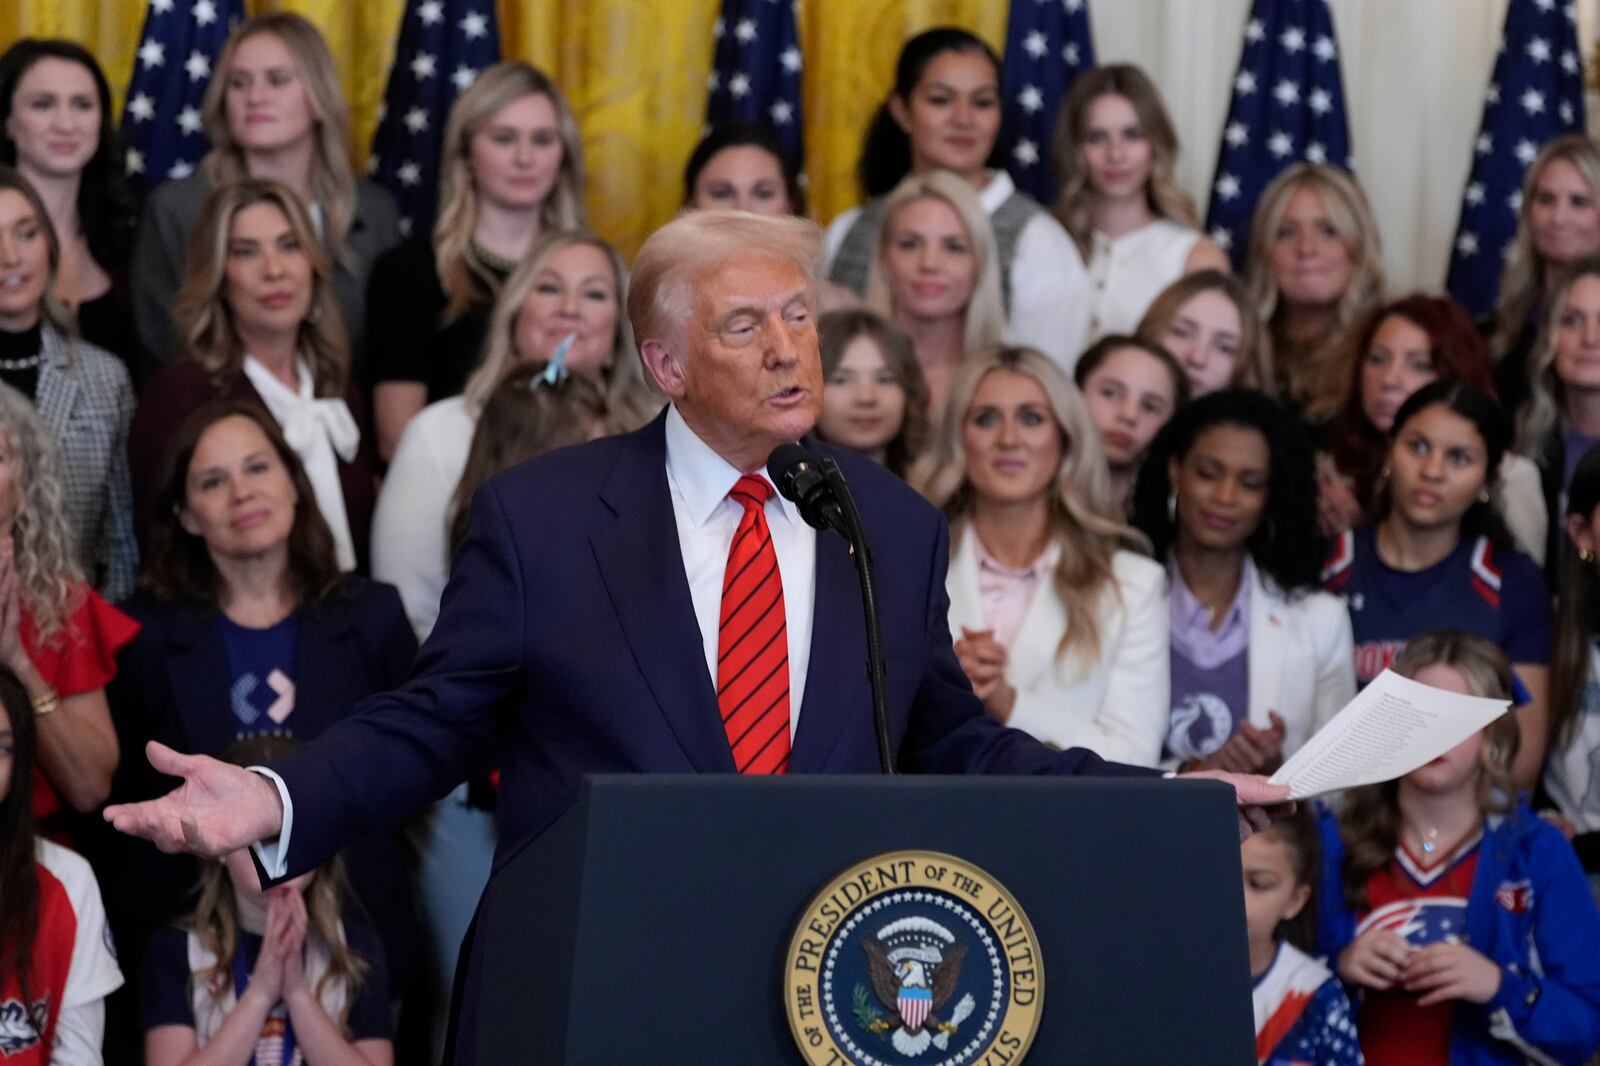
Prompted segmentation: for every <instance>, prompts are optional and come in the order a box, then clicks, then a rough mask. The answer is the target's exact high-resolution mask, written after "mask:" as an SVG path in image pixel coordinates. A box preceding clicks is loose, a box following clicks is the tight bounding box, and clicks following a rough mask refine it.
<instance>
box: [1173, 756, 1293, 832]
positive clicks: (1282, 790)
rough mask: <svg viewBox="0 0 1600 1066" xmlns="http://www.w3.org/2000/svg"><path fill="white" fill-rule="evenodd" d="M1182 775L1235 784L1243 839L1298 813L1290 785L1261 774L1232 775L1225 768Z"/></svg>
mask: <svg viewBox="0 0 1600 1066" xmlns="http://www.w3.org/2000/svg"><path fill="white" fill-rule="evenodd" d="M1178 776H1179V777H1180V778H1186V779H1187V778H1200V779H1203V780H1207V781H1222V782H1225V783H1227V784H1229V785H1232V786H1233V792H1234V795H1235V796H1236V797H1237V799H1238V803H1239V842H1240V843H1243V842H1244V841H1246V840H1248V839H1250V834H1252V833H1258V832H1260V831H1261V830H1263V829H1265V828H1266V827H1267V826H1269V825H1271V824H1272V823H1273V822H1275V821H1277V820H1278V819H1280V818H1287V817H1289V815H1291V814H1293V813H1294V800H1292V799H1290V798H1289V786H1288V785H1274V784H1272V783H1271V782H1270V781H1268V780H1267V779H1266V778H1264V777H1262V776H1260V775H1259V774H1230V773H1225V772H1224V771H1221V770H1197V771H1195V772H1194V773H1190V774H1179V775H1178Z"/></svg>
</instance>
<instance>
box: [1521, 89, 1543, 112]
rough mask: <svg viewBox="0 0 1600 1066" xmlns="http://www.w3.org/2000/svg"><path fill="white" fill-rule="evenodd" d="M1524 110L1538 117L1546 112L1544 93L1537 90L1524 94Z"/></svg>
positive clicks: (1522, 101) (1530, 90) (1522, 102)
mask: <svg viewBox="0 0 1600 1066" xmlns="http://www.w3.org/2000/svg"><path fill="white" fill-rule="evenodd" d="M1521 104H1522V110H1524V111H1526V112H1527V113H1528V114H1530V115H1537V114H1539V113H1540V112H1541V111H1543V110H1544V93H1542V92H1540V91H1538V90H1537V89H1529V90H1528V91H1527V92H1525V93H1523V94H1522V99H1521Z"/></svg>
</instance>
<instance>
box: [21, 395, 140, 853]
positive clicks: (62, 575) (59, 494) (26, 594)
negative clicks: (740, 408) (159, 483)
mask: <svg viewBox="0 0 1600 1066" xmlns="http://www.w3.org/2000/svg"><path fill="white" fill-rule="evenodd" d="M63 478H64V472H63V470H62V468H61V451H60V448H59V447H58V445H57V444H56V441H55V438H54V436H53V435H52V434H51V433H50V432H49V431H48V430H47V429H46V428H45V426H44V424H43V422H42V421H41V420H40V418H39V415H38V413H37V412H36V411H35V410H34V408H33V405H32V404H31V403H29V402H28V399H27V397H25V396H23V395H22V394H21V393H19V392H17V391H16V390H15V389H13V388H10V387H9V386H6V385H0V669H4V670H5V671H9V672H10V673H11V674H12V675H14V676H15V677H16V679H17V680H18V681H19V682H20V683H21V685H22V688H23V689H24V690H25V691H26V693H27V696H28V699H29V700H30V701H31V702H32V704H33V713H34V717H35V718H36V719H37V720H38V734H39V777H38V779H37V781H29V782H25V783H24V787H27V788H29V789H31V790H32V792H33V810H34V815H35V816H36V817H37V818H38V819H39V820H40V822H41V823H42V824H43V825H44V827H45V829H46V830H47V831H48V832H50V833H52V834H57V835H59V834H60V832H61V831H62V829H63V828H64V827H63V825H62V824H61V821H60V819H59V818H58V817H57V816H58V815H59V814H61V813H62V812H63V811H65V810H72V811H78V812H80V813H82V812H88V811H92V810H94V809H95V808H97V807H98V806H100V804H102V803H104V802H105V800H106V797H107V796H108V795H109V794H110V792H111V783H112V775H113V774H114V773H115V772H116V768H117V754H118V753H117V736H116V731H115V729H114V728H113V727H112V723H111V712H110V710H109V708H108V706H107V703H106V693H105V686H106V684H107V682H109V681H110V680H111V679H112V677H113V676H115V674H116V672H117V668H116V660H115V656H116V654H117V651H118V650H119V649H120V648H121V647H122V646H123V645H124V644H126V643H127V642H128V641H129V640H131V639H133V637H134V635H135V634H136V633H138V631H139V626H138V624H137V623H135V622H134V621H133V620H132V619H130V618H128V616H127V615H125V614H123V613H122V612H121V611H119V610H117V609H116V608H115V607H113V606H111V605H110V604H108V603H107V602H106V601H105V600H103V599H101V598H100V595H99V594H98V593H97V592H95V591H94V589H92V588H91V587H89V585H88V584H87V583H86V582H85V581H84V576H83V570H82V569H81V568H80V567H79V565H78V562H77V560H76V559H75V558H74V554H73V548H72V533H71V530H70V527H69V526H68V523H67V517H66V512H65V507H64V498H65V494H66V490H65V486H64V483H63Z"/></svg>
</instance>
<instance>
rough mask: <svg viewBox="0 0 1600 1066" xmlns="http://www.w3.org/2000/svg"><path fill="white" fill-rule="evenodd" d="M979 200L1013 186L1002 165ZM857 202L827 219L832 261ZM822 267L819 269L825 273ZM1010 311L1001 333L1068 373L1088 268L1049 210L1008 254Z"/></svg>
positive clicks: (1083, 340)
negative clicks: (831, 218) (1054, 362)
mask: <svg viewBox="0 0 1600 1066" xmlns="http://www.w3.org/2000/svg"><path fill="white" fill-rule="evenodd" d="M989 173H990V178H989V184H988V185H986V186H984V188H983V191H982V192H980V193H978V201H979V202H980V203H981V204H983V209H984V210H985V211H987V212H988V213H989V214H991V215H992V214H994V213H995V212H996V211H998V210H999V209H1000V205H1001V204H1003V203H1005V202H1006V201H1007V200H1009V199H1010V198H1011V194H1012V193H1014V192H1016V191H1017V186H1016V183H1014V182H1013V181H1012V180H1011V175H1010V174H1007V173H1006V172H1005V171H1004V170H993V171H990V172H989ZM860 213H861V208H859V207H852V208H851V209H850V210H848V211H846V212H845V213H844V214H842V215H840V216H839V217H838V218H836V219H834V220H833V221H832V222H831V223H829V225H828V232H827V238H826V242H825V245H824V248H825V255H826V258H827V262H828V263H829V264H830V265H831V264H832V263H833V257H834V256H835V255H836V254H837V253H838V251H839V246H840V245H841V244H843V243H844V238H845V234H847V233H849V232H850V227H851V226H852V225H854V224H855V220H856V216H857V215H859V214H860ZM827 274H828V272H827V270H826V268H825V269H824V270H823V272H822V276H823V277H827ZM1010 281H1011V314H1010V318H1009V325H1008V328H1007V330H1006V339H1007V340H1008V341H1010V342H1011V343H1013V344H1025V345H1027V346H1028V347H1030V348H1037V349H1039V351H1041V352H1043V353H1044V354H1046V355H1048V356H1049V357H1050V358H1051V359H1053V360H1055V361H1056V362H1057V363H1059V364H1060V365H1061V367H1062V369H1064V370H1066V372H1067V373H1068V374H1070V373H1072V368H1073V367H1074V366H1076V365H1077V362H1078V356H1080V355H1082V354H1083V349H1084V348H1085V347H1086V346H1087V345H1088V338H1089V292H1090V290H1089V272H1088V271H1087V270H1086V269H1085V268H1084V265H1083V257H1082V256H1081V255H1079V254H1078V246H1077V245H1076V244H1074V243H1072V238H1071V237H1070V236H1068V235H1067V231H1066V230H1065V229H1063V228H1062V226H1061V223H1059V222H1057V221H1056V219H1055V217H1054V216H1053V215H1051V214H1050V212H1049V211H1048V210H1043V211H1040V212H1039V213H1038V214H1036V215H1034V216H1033V217H1032V218H1031V219H1029V220H1028V223H1027V225H1025V226H1023V227H1022V232H1021V233H1020V234H1019V235H1018V236H1017V246H1016V251H1015V253H1014V255H1013V258H1012V260H1011V273H1010Z"/></svg>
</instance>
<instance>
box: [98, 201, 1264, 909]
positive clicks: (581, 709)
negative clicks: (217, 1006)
mask: <svg viewBox="0 0 1600 1066" xmlns="http://www.w3.org/2000/svg"><path fill="white" fill-rule="evenodd" d="M819 252H820V234H819V232H818V231H817V229H816V227H815V226H813V225H812V224H810V223H807V222H804V221H801V220H798V219H793V218H781V219H774V218H762V217H759V216H755V215H748V214H742V213H738V212H722V211H706V212H698V213H694V214H688V215H685V216H683V217H680V218H678V219H677V220H675V221H673V222H671V223H669V224H668V225H666V226H664V227H663V228H662V229H661V230H659V231H657V232H656V233H655V234H654V235H653V236H652V237H651V238H650V239H649V240H648V241H647V242H646V243H645V246H644V247H643V248H642V249H641V250H640V252H639V256H638V259H637V261H636V263H635V270H634V278H633V286H632V291H631V292H630V293H629V296H628V314H629V318H630V319H631V321H632V323H633V328H634V332H635V335H636V337H637V338H638V341H639V348H640V356H641V358H642V359H643V360H644V363H645V365H646V367H647V369H648V371H649V373H650V375H651V377H652V378H653V380H654V381H655V383H656V385H657V387H658V388H660V390H661V391H662V392H663V393H665V394H666V396H667V397H668V398H669V399H670V401H671V403H670V405H669V406H668V408H667V410H666V411H665V412H664V413H663V414H662V415H661V417H659V418H657V419H656V420H655V421H654V422H652V423H651V424H650V425H648V426H646V427H645V428H644V429H641V430H639V431H638V432H636V433H631V434H628V435H626V436H621V437H614V438H609V439H605V440H600V441H596V442H593V443H591V444H587V445H583V446H581V447H578V448H574V449H568V450H565V451H561V452H557V453H555V454H552V455H549V456H546V457H544V458H542V459H539V460H536V461H534V462H531V463H528V464H525V465H523V466H521V467H518V468H516V469H514V470H512V471H509V472H508V473H506V474H504V475H502V476H500V477H498V478H496V479H494V480H492V481H491V482H490V483H489V484H487V485H486V486H485V487H484V488H483V489H482V490H481V491H480V492H479V493H478V494H477V497H476V499H475V500H474V501H473V505H472V512H471V528H470V533H469V536H468V538H467V541H466V543H465V544H464V545H463V547H462V549H461V551H460V553H459V555H458V556H457V558H456V559H455V562H454V565H453V567H452V569H451V577H450V583H449V586H448V587H447V589H446V590H445V593H444V598H443V602H442V607H441V611H440V615H439V622H438V625H437V626H436V628H435V629H434V631H433V635H432V636H431V638H430V639H429V640H428V642H427V643H426V644H425V645H424V646H423V648H422V650H421V652H420V653H419V655H418V658H417V662H416V665H415V667H414V669H413V672H412V675H411V678H410V680H409V681H408V682H407V683H406V684H405V685H404V686H403V687H402V688H400V689H398V690H396V691H394V692H391V693H387V694H384V695H380V696H376V697H373V698H372V699H370V700H368V701H367V702H366V703H365V704H364V705H363V707H362V713H360V714H358V715H357V716H355V717H354V718H352V719H350V720H348V721H346V722H344V723H342V724H340V725H339V726H336V727H335V728H333V729H330V730H329V731H328V732H327V733H325V734H324V735H323V736H322V737H320V738H318V740H317V741H316V742H315V743H313V744H310V745H308V746H307V747H306V748H305V749H303V750H302V751H300V752H299V753H297V754H295V755H294V756H291V757H290V758H288V759H285V760H282V761H280V762H277V763H274V764H273V765H272V766H271V767H269V768H265V769H264V770H262V771H261V772H255V773H252V772H248V771H245V770H241V769H238V768H234V767H228V766H225V765H223V764H220V763H217V762H216V761H214V760H211V759H207V758H204V757H198V756H185V755H180V754H178V753H176V752H173V751H171V750H170V749H166V748H162V747H160V746H159V745H152V747H151V750H150V753H149V754H150V758H151V760H152V762H153V763H154V764H155V765H156V767H157V768H158V769H161V770H163V771H164V772H167V773H171V774H173V775H175V776H180V777H183V778H184V779H185V781H184V784H183V785H182V786H181V787H180V788H178V789H177V790H175V791H174V792H172V793H170V794H169V795H168V796H166V797H164V798H162V799H158V800H153V801H150V802H148V803H141V804H134V805H130V806H123V807H113V808H110V809H108V810H107V812H106V816H107V818H108V819H110V820H111V821H112V822H113V823H114V824H115V825H116V826H117V828H118V829H121V830H123V831H124V832H130V833H136V834H138V835H140V836H145V837H148V838H150V839H152V840H154V841H155V842H156V843H157V844H158V845H160V846H161V847H163V848H166V849H168V850H177V849H183V850H191V851H195V852H198V853H201V854H212V855H215V854H220V853H223V852H227V851H229V850H233V849H236V848H238V847H242V846H244V845H247V844H252V843H255V842H258V841H265V842H266V843H265V844H261V845H259V846H258V847H257V850H256V854H257V856H258V858H259V859H260V860H261V863H262V867H263V869H264V870H266V872H267V873H268V874H269V876H270V877H272V878H273V879H278V878H283V877H287V876H293V875H294V874H297V873H299V872H302V871H305V870H308V869H311V868H313V867H315V866H317V865H318V864H320V863H321V862H323V861H324V860H325V859H326V858H327V857H329V856H330V855H332V854H333V853H334V852H335V851H336V850H337V849H338V848H339V847H340V845H342V844H343V843H345V842H346V841H348V840H350V839H352V838H354V837H356V836H358V835H360V834H362V833H366V832H370V831H372V830H373V829H374V828H376V827H377V826H380V825H384V824H392V823H395V822H398V821H400V820H401V819H403V818H405V817H406V816H407V815H409V814H410V813H411V812H412V811H413V810H415V809H417V808H418V807H420V806H422V805H423V804H425V803H427V802H429V801H431V800H434V799H436V798H438V797H439V796H442V795H444V794H445V793H446V792H448V791H449V790H450V789H451V788H452V787H453V786H454V785H456V784H457V783H458V782H460V781H462V780H464V779H466V778H467V777H469V776H470V775H471V774H473V773H474V772H475V771H477V770H478V769H479V768H480V767H482V766H483V765H484V764H485V763H486V762H487V761H488V759H489V756H490V754H491V752H493V753H494V754H497V755H498V756H499V758H500V762H501V766H502V777H501V781H502V792H501V796H500V808H499V809H500V817H501V849H502V851H501V853H502V854H506V853H508V852H509V851H510V850H514V849H515V848H516V847H518V846H519V845H520V844H522V843H523V842H525V841H526V840H528V839H529V838H531V837H533V836H535V835H537V834H538V833H539V832H541V831H542V830H544V829H545V828H546V827H547V826H549V824H550V823H551V822H552V821H554V820H555V819H556V818H557V817H558V816H559V815H561V814H562V813H563V812H564V811H565V810H567V809H568V808H569V807H571V806H572V805H573V804H574V803H575V802H576V799H577V794H578V787H579V784H580V782H581V780H582V778H583V776H584V775H585V774H589V773H616V772H639V773H719V772H723V773H732V772H742V773H772V772H779V773H781V772H792V773H819V772H828V773H875V772H877V770H878V761H877V755H876V747H875V743H874V739H873V735H874V734H873V727H872V718H871V713H870V707H871V702H870V695H869V690H868V686H867V681H866V677H865V672H864V671H863V670H862V669H861V668H860V662H861V656H862V649H863V648H864V640H865V636H864V633H865V630H864V624H863V621H862V612H861V604H860V598H859V594H858V591H857V588H856V584H855V577H854V575H853V573H852V570H851V563H850V560H849V557H848V554H847V552H846V549H845V545H844V542H843V540H842V539H840V538H837V537H833V536H819V535H818V534H817V532H816V531H815V530H813V529H812V528H810V527H809V526H807V525H806V524H805V523H804V522H803V521H802V520H801V518H800V515H799V513H798V512H797V510H796V509H795V507H794V505H793V504H791V503H790V502H788V501H786V500H783V499H781V498H778V497H777V496H775V495H774V493H773V489H772V486H771V484H770V482H768V481H767V479H766V476H765V474H764V473H763V468H764V465H765V462H766V459H767V457H768V455H769V453H770V452H771V451H772V449H773V448H774V447H776V446H777V445H779V444H783V443H786V442H791V441H794V440H797V439H799V438H801V437H803V436H804V435H805V434H807V433H808V432H809V431H810V430H811V427H812V425H813V423H814V422H815V421H816V418H817V414H818V410H819V405H820V396H821V391H822V372H821V361H820V358H819V354H818V348H817V333H816V328H815V325H814V322H813V315H814V310H815V282H814V280H813V273H814V270H815V267H816V265H817V262H818V258H819ZM838 460H839V462H840V464H841V466H842V468H843V469H844V471H845V473H846V475H847V477H848V479H849V480H850V482H851V483H852V485H853V486H854V488H855V495H856V496H857V498H858V500H859V502H860V506H861V511H862V518H863V521H864V523H865V526H866V529H867V532H868V535H869V537H870V538H871V541H872V543H873V544H874V545H875V546H876V549H877V550H876V552H875V555H874V559H875V565H874V573H875V575H876V577H877V581H878V587H879V593H880V598H881V601H882V613H883V623H884V625H883V631H884V644H885V651H886V658H887V663H888V680H889V690H890V692H889V704H890V707H889V709H890V715H891V720H892V733H893V739H894V742H895V744H896V745H897V750H898V754H899V760H900V763H901V765H902V767H903V768H904V769H905V770H907V771H910V772H916V773H1031V774H1142V773H1150V772H1151V771H1148V770H1142V769H1138V768H1133V767H1124V766H1119V765H1116V764H1112V763H1107V762H1104V761H1102V760H1101V759H1099V758H1098V757H1096V756H1095V755H1094V754H1092V753H1090V752H1088V751H1084V750H1081V749H1073V750H1069V751H1063V752H1058V751H1054V750H1051V749H1049V748H1047V747H1045V746H1043V745H1041V744H1039V743H1038V742H1036V741H1035V740H1033V739H1032V738H1031V737H1029V736H1027V735H1026V734H1023V733H1020V732H1017V731H1015V730H1009V729H1006V728H1004V727H1003V726H1001V725H999V724H998V723H997V722H995V721H994V720H993V719H992V718H990V717H989V716H988V715H987V714H985V712H984V710H983V707H982V704H981V703H980V702H979V701H978V700H977V698H976V697H974V696H973V694H972V692H971V689H970V687H969V686H968V684H967V681H966V678H965V676H964V675H963V673H962V671H961V667H960V665H959V664H958V663H957V661H956V658H955V655H954V653H953V652H952V650H951V644H950V635H949V630H948V626H947V624H946V619H945V614H946V607H947V600H946V596H945V591H944V586H945V568H946V558H947V554H948V531H947V528H946V525H945V523H944V520H943V518H942V517H941V516H940V515H939V514H938V512H937V511H935V510H934V509H933V508H932V507H931V506H929V505H928V504H927V503H926V502H925V501H923V500H922V499H921V498H920V497H918V496H917V495H915V494H914V493H913V492H911V491H910V490H909V489H908V488H907V487H906V486H905V485H904V484H902V483H901V482H900V481H899V480H897V479H896V478H894V477H893V476H892V475H890V474H888V473H886V472H884V471H883V470H881V469H880V468H878V467H877V466H875V465H873V464H871V463H870V462H867V461H866V460H863V459H858V458H856V457H854V456H851V455H846V454H839V455H838ZM1213 776H1222V777H1224V778H1226V779H1227V780H1229V781H1230V783H1232V784H1233V785H1234V787H1235V789H1236V790H1237V792H1238V794H1239V802H1240V804H1241V814H1242V818H1244V819H1245V820H1248V821H1249V822H1252V823H1254V824H1256V825H1260V824H1263V823H1264V821H1265V819H1266V818H1267V813H1266V810H1265V809H1264V808H1263V807H1262V806H1261V805H1262V804H1272V803H1276V802H1279V801H1281V800H1283V799H1284V798H1285V797H1286V794H1287V790H1284V789H1279V788H1276V787H1275V786H1270V785H1268V784H1266V782H1265V781H1263V780H1262V779H1260V778H1253V777H1242V776H1228V775H1213Z"/></svg>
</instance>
